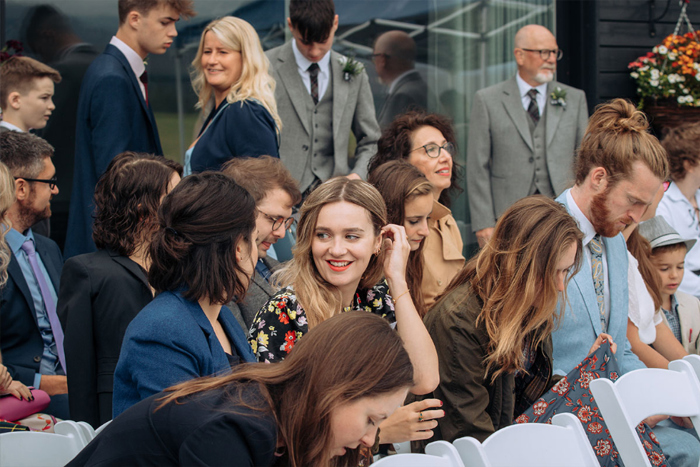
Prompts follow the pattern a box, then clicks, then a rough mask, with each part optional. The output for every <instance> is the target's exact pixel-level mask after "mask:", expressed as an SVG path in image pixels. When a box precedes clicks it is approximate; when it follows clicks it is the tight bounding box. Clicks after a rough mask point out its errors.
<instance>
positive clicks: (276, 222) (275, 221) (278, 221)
mask: <svg viewBox="0 0 700 467" xmlns="http://www.w3.org/2000/svg"><path fill="white" fill-rule="evenodd" d="M258 212H259V213H260V214H262V215H263V216H265V217H267V220H269V221H270V222H272V230H277V229H279V228H280V227H282V226H283V225H284V230H289V229H290V227H291V226H292V224H294V218H293V217H287V218H286V219H285V218H284V217H282V216H280V217H274V216H271V215H269V214H265V213H264V212H262V211H261V210H260V209H258Z"/></svg>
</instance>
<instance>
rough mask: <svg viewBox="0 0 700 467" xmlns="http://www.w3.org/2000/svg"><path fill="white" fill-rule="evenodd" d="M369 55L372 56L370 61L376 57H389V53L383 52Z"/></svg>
mask: <svg viewBox="0 0 700 467" xmlns="http://www.w3.org/2000/svg"><path fill="white" fill-rule="evenodd" d="M370 57H372V61H374V59H375V58H377V57H386V58H389V55H387V54H384V53H380V54H372V55H370Z"/></svg>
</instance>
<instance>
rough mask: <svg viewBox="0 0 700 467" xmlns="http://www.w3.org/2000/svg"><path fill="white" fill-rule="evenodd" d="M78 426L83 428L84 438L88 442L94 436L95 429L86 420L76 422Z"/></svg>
mask: <svg viewBox="0 0 700 467" xmlns="http://www.w3.org/2000/svg"><path fill="white" fill-rule="evenodd" d="M77 423H78V425H79V426H80V428H81V429H82V430H83V434H84V435H85V439H86V440H87V442H88V443H89V442H90V441H92V439H93V438H94V437H95V429H94V428H93V427H92V425H90V424H89V423H88V422H77Z"/></svg>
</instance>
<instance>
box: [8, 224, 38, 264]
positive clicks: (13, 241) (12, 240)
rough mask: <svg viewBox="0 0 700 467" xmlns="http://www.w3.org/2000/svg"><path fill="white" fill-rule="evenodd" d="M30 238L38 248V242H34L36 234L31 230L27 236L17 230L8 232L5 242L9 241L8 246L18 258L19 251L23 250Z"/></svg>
mask: <svg viewBox="0 0 700 467" xmlns="http://www.w3.org/2000/svg"><path fill="white" fill-rule="evenodd" d="M30 238H31V239H32V241H33V242H34V243H35V246H36V241H35V240H34V234H33V233H32V229H31V228H29V229H28V230H27V235H24V234H22V233H21V232H18V231H16V230H15V229H10V230H9V231H8V232H7V235H6V236H5V241H7V244H8V245H9V246H10V249H11V250H12V254H14V255H15V257H16V256H17V255H18V254H19V250H21V249H22V245H23V244H24V242H26V241H27V239H30Z"/></svg>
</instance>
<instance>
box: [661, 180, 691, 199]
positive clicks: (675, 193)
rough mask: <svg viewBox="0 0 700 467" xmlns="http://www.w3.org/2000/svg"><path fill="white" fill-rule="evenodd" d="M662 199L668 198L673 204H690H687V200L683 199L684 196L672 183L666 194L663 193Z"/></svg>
mask: <svg viewBox="0 0 700 467" xmlns="http://www.w3.org/2000/svg"><path fill="white" fill-rule="evenodd" d="M664 198H668V199H670V200H671V201H674V202H685V203H686V204H690V202H688V198H686V197H685V195H684V194H683V193H682V192H681V189H680V188H678V185H676V184H675V183H674V182H671V184H670V185H669V186H668V190H666V193H664Z"/></svg>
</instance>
